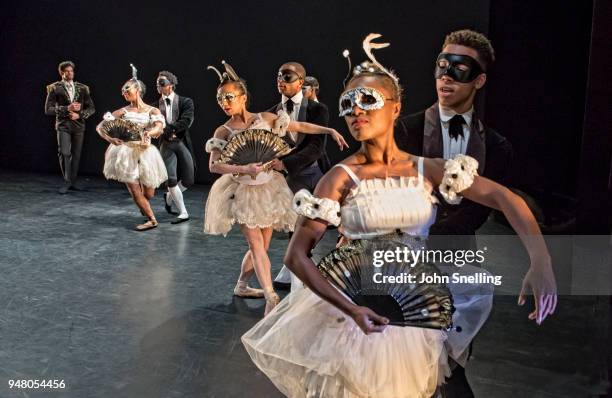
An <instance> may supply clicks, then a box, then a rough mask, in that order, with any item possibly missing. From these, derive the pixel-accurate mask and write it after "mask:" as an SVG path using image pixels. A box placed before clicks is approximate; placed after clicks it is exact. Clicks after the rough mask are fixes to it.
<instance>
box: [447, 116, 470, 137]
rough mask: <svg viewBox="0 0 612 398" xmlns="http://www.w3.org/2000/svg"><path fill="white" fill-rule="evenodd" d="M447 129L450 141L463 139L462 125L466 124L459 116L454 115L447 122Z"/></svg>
mask: <svg viewBox="0 0 612 398" xmlns="http://www.w3.org/2000/svg"><path fill="white" fill-rule="evenodd" d="M448 123H449V128H448V135H449V136H450V138H451V139H454V140H457V139H459V136H461V137H464V135H463V125H464V124H467V123H466V122H465V119H464V118H463V116H461V115H455V116H453V117H452V118H451V120H449V122H448Z"/></svg>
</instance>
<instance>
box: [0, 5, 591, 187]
mask: <svg viewBox="0 0 612 398" xmlns="http://www.w3.org/2000/svg"><path fill="white" fill-rule="evenodd" d="M591 12H592V3H591V2H589V1H584V2H568V4H558V3H555V6H554V7H551V6H550V4H534V2H528V3H526V2H522V1H516V2H511V1H503V0H501V1H494V2H490V1H487V0H474V1H461V2H457V1H451V0H448V1H413V2H396V1H387V2H373V1H371V0H370V1H362V0H357V1H351V2H348V1H321V0H312V1H308V2H302V1H293V0H286V1H273V2H272V1H269V2H242V1H232V2H215V3H198V2H178V1H176V2H169V1H157V0H155V1H147V2H137V1H133V2H123V1H122V2H119V1H108V2H95V3H94V2H83V1H80V2H77V1H73V0H65V1H62V2H55V1H40V2H22V3H20V4H14V5H13V6H12V8H5V9H4V10H3V14H2V16H1V17H0V18H2V19H1V28H2V37H1V40H2V47H1V51H2V53H1V54H2V59H3V62H2V65H1V70H0V79H1V80H2V86H3V93H4V94H3V96H2V100H1V102H0V112H1V118H2V119H1V120H0V122H1V124H0V126H1V127H0V132H1V143H2V145H0V167H2V168H6V169H14V170H27V171H38V172H53V173H59V167H58V162H57V156H56V142H55V133H54V130H53V122H52V118H51V117H47V116H45V115H44V114H43V104H44V98H45V85H46V84H48V83H50V82H53V81H55V80H58V75H57V70H56V67H57V64H58V62H59V61H62V60H65V59H70V60H72V61H74V62H75V63H76V65H77V68H76V80H78V81H81V82H84V83H86V84H88V85H89V86H90V87H91V89H92V93H93V98H94V101H95V104H96V109H97V113H96V114H95V115H94V116H93V117H92V119H91V120H90V122H89V123H88V129H87V137H86V141H85V146H84V149H83V157H82V167H81V170H82V173H83V174H92V175H99V174H101V169H102V164H103V155H104V150H105V147H106V145H105V142H104V141H102V140H101V139H99V138H98V136H97V135H96V133H95V131H94V125H95V123H97V122H98V121H99V120H100V118H101V116H102V114H103V112H105V111H107V110H113V109H116V108H118V107H120V106H123V105H124V103H123V99H122V97H121V95H120V92H119V91H120V87H121V85H122V83H123V82H124V81H125V80H126V79H128V78H129V77H130V68H129V66H128V64H129V63H130V62H133V63H134V64H136V65H137V66H138V68H139V77H140V78H141V79H142V80H144V82H145V83H146V84H147V86H148V92H147V94H146V98H145V99H146V100H147V102H154V101H155V100H156V98H157V97H156V95H157V93H156V92H155V87H154V79H155V77H156V73H157V71H159V70H162V69H168V70H171V71H172V72H174V73H175V74H176V75H177V76H178V77H179V86H178V88H177V91H178V92H179V93H180V94H183V95H187V96H190V97H192V98H193V99H194V101H195V104H196V121H195V123H194V126H193V128H192V139H193V141H194V144H195V146H196V156H197V159H196V161H197V163H198V165H199V169H198V173H197V177H196V179H197V181H198V182H211V181H212V179H213V176H211V175H210V174H209V173H208V170H207V160H206V156H205V154H204V151H203V149H202V144H203V142H204V141H205V140H206V139H207V138H208V137H210V135H211V134H212V132H213V131H214V128H215V127H216V126H217V125H219V124H220V123H222V122H223V121H224V120H225V119H224V115H223V113H222V112H221V111H220V109H218V107H217V105H216V103H215V100H214V95H215V87H216V84H217V79H216V77H215V75H214V74H212V73H211V72H207V71H206V70H205V66H206V65H207V64H210V63H214V64H215V65H218V64H219V63H220V61H221V59H225V60H227V61H228V62H230V63H231V64H232V65H233V66H234V67H235V69H236V70H237V71H238V73H239V74H240V75H241V76H242V77H244V78H245V79H246V80H247V82H248V84H249V89H250V91H251V92H252V94H253V97H252V105H251V110H252V111H259V110H264V109H267V108H268V107H269V106H271V105H273V104H274V103H275V102H277V101H278V94H277V92H276V88H275V74H276V70H277V68H278V66H279V65H280V64H281V63H282V62H284V61H288V60H297V61H300V62H302V63H303V64H304V65H305V66H306V68H307V71H308V72H309V74H312V75H314V76H316V77H318V78H319V81H320V82H321V88H322V93H321V96H320V97H321V99H322V101H323V102H325V103H327V104H328V105H329V107H330V110H331V116H332V117H331V124H332V126H333V127H335V128H337V129H338V130H340V131H343V132H345V133H346V128H345V126H344V124H343V122H342V120H340V119H339V118H338V117H337V116H335V112H336V108H337V106H336V99H337V98H338V94H339V93H340V91H341V82H342V79H343V78H344V76H345V74H346V64H345V61H344V59H343V58H342V57H341V55H340V53H341V51H342V49H344V48H347V47H348V48H349V49H350V50H351V53H352V54H353V59H354V61H359V60H362V59H363V58H364V55H363V51H361V48H360V44H361V40H362V39H363V37H364V36H365V35H366V34H367V33H369V32H380V33H382V34H383V39H384V40H388V41H390V42H391V47H390V48H388V49H385V50H381V51H379V52H378V57H379V60H381V61H382V62H383V63H384V64H385V65H388V66H389V67H392V68H393V69H395V70H396V71H397V73H398V74H399V76H400V79H401V82H402V83H403V85H404V86H405V89H406V100H405V104H404V112H405V113H408V112H413V111H417V110H420V109H423V108H425V107H427V106H429V105H430V104H431V103H433V101H434V100H435V92H434V79H433V77H432V69H433V60H434V59H435V57H436V55H437V53H438V52H439V49H440V46H441V44H442V41H443V39H444V36H445V34H446V33H448V32H449V31H452V30H455V29H459V28H472V29H475V30H478V31H481V32H484V33H489V34H490V37H491V39H492V41H493V45H494V47H495V48H496V50H497V57H498V61H499V62H498V63H497V64H496V66H495V67H494V69H493V70H492V71H491V73H490V76H489V83H488V85H487V92H486V101H484V98H481V101H480V105H481V108H482V109H480V111H481V112H484V114H485V120H487V121H489V122H490V123H491V125H492V126H494V127H495V128H496V129H497V130H498V131H500V132H501V133H502V134H504V135H506V136H507V137H508V138H510V139H511V141H512V143H513V144H514V146H515V149H516V152H517V162H516V170H515V171H516V172H515V173H514V176H515V183H516V184H517V185H519V186H525V187H527V188H533V189H545V190H549V191H555V192H561V193H564V194H569V195H570V196H573V195H574V194H575V189H576V178H577V177H576V172H575V170H576V169H577V165H578V161H579V158H578V157H579V154H580V140H581V134H582V121H583V116H584V96H585V87H586V78H587V67H588V55H589V40H590V24H591ZM483 94H484V93H483ZM483 97H484V95H483ZM485 104H486V110H485V109H484V105H485ZM345 135H348V134H345ZM328 148H329V150H330V152H331V154H332V157H333V158H334V159H335V160H339V159H340V158H341V157H342V155H341V154H339V153H338V151H337V150H336V148H335V145H332V144H331V143H330V144H328ZM352 149H356V144H354V143H353V145H352Z"/></svg>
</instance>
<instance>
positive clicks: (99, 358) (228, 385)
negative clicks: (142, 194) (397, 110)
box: [0, 172, 609, 398]
mask: <svg viewBox="0 0 612 398" xmlns="http://www.w3.org/2000/svg"><path fill="white" fill-rule="evenodd" d="M59 184H60V179H59V178H58V177H56V176H48V175H39V174H23V173H9V172H0V203H1V204H2V208H3V210H2V219H3V220H2V222H1V224H0V254H1V255H0V259H1V260H0V272H1V273H2V276H1V279H0V397H74V398H93V397H111V396H112V397H129V398H140V397H142V398H151V397H266V398H268V397H280V396H282V395H281V394H280V393H279V392H278V391H277V390H276V389H275V387H274V386H273V385H272V384H271V383H270V382H269V381H268V380H267V378H266V377H265V376H264V375H263V374H262V373H260V372H259V371H258V370H257V369H256V368H255V366H254V365H253V364H252V363H251V361H250V359H249V357H248V355H247V353H246V352H245V350H244V348H243V346H242V344H241V342H240V336H241V335H242V334H243V333H244V332H245V331H246V330H248V329H249V328H250V327H251V326H252V325H253V324H255V323H256V322H257V320H258V319H260V318H261V316H262V314H263V307H264V301H263V300H244V299H239V298H236V297H233V296H232V289H233V287H234V284H235V282H236V278H237V276H238V272H239V265H240V261H241V259H242V256H243V254H244V252H245V250H246V248H247V246H246V243H245V241H244V239H243V238H242V235H241V234H240V233H239V231H237V230H236V229H234V230H233V231H232V232H231V233H230V234H229V235H228V237H227V238H223V237H213V236H205V235H204V234H203V233H202V220H203V201H204V200H205V197H206V194H207V192H208V187H205V186H196V187H194V188H193V189H190V190H189V191H187V192H186V194H185V198H186V204H187V208H188V209H189V211H190V213H191V221H189V222H187V223H183V224H180V225H171V224H170V221H171V220H172V219H173V217H172V216H170V215H168V214H167V213H165V211H164V210H163V205H162V201H163V199H162V196H161V193H160V192H158V194H157V196H156V197H155V198H154V199H153V201H152V204H153V206H154V211H155V212H156V214H157V217H158V220H159V222H160V225H159V227H158V228H157V229H154V230H151V231H147V232H136V231H133V230H132V228H133V227H134V225H136V224H138V223H140V222H142V220H143V217H142V216H140V213H139V211H138V209H137V208H136V206H135V205H134V204H133V202H132V199H131V198H130V196H129V194H128V192H127V191H126V190H125V188H123V186H122V185H120V184H118V183H114V182H107V181H104V180H103V179H99V178H90V179H82V180H81V184H82V186H83V187H84V188H85V189H86V190H85V191H83V192H70V193H69V194H68V195H59V194H58V193H57V188H58V187H59ZM486 228H490V229H492V230H495V229H499V228H503V227H501V226H498V225H493V224H488V225H487V226H486ZM334 239H335V231H331V233H328V234H327V235H326V238H325V239H324V241H323V242H322V244H321V245H320V247H318V248H317V254H316V255H315V257H317V256H319V255H320V254H321V253H326V252H327V251H329V250H330V248H331V247H332V246H333V243H334ZM287 243H288V240H287V239H286V238H285V237H284V236H283V235H281V234H279V235H275V237H274V239H273V241H272V244H271V249H270V256H271V260H272V264H273V272H274V274H276V272H277V271H278V270H279V269H280V266H281V260H282V256H283V253H284V250H285V248H286V245H287ZM508 266H511V264H510V265H508ZM515 282H518V283H520V276H519V275H517V281H515ZM517 293H518V292H517ZM608 300H609V299H608V298H607V297H601V298H597V297H561V299H560V302H559V305H558V309H557V312H556V314H555V315H554V316H552V317H551V318H550V319H548V320H547V321H546V322H545V323H544V324H543V325H542V326H541V327H537V326H536V325H535V324H534V323H533V322H528V321H527V319H526V318H527V313H528V311H527V309H526V308H520V307H517V306H516V304H515V303H516V297H511V296H496V297H495V304H494V308H493V312H492V314H491V317H490V319H489V320H488V322H487V323H486V325H485V326H484V328H483V330H482V331H481V333H480V334H479V335H478V337H477V339H476V341H475V344H474V352H473V359H472V360H471V361H470V363H469V364H468V367H467V376H468V379H469V380H470V384H471V385H472V388H473V389H474V392H475V394H476V397H512V398H515V397H517V396H519V397H550V398H553V397H554V398H559V397H571V398H576V397H590V396H596V395H597V394H598V393H600V392H601V388H602V386H601V385H600V380H601V377H602V376H601V375H602V374H604V373H607V369H605V368H603V366H604V362H603V361H604V360H605V354H606V350H605V348H607V347H606V346H605V344H607V342H606V341H604V340H603V339H602V338H601V336H602V328H603V329H605V328H607V327H608V326H607V325H608V321H609V320H608V318H607V316H604V317H602V316H601V313H602V311H603V313H604V314H608V313H609V312H605V311H607V309H608V307H607V306H608ZM598 314H599V315H598ZM602 345H603V347H602ZM602 358H603V359H602ZM10 379H13V380H16V379H19V380H24V379H26V380H27V379H38V380H43V379H44V380H49V379H51V380H53V379H57V380H64V382H65V384H66V388H65V389H64V390H50V389H46V390H43V389H38V390H35V389H26V390H23V389H21V390H20V389H16V388H13V389H9V388H8V380H10Z"/></svg>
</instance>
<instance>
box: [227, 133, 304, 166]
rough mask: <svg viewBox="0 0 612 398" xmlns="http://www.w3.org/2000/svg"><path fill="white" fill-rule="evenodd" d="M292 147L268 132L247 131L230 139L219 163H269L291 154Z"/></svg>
mask: <svg viewBox="0 0 612 398" xmlns="http://www.w3.org/2000/svg"><path fill="white" fill-rule="evenodd" d="M291 149H292V148H291V147H290V146H289V144H287V143H286V142H285V141H284V140H283V139H282V138H280V137H279V136H278V135H276V134H274V133H272V132H271V131H268V130H263V129H252V130H245V131H243V132H241V133H238V134H236V135H234V136H233V137H232V138H230V140H229V142H228V143H227V145H226V146H225V148H223V151H221V156H220V158H219V162H221V163H227V164H235V165H245V164H249V163H259V162H261V163H267V162H270V161H271V160H273V159H276V158H278V157H280V156H284V155H286V154H288V153H289V152H291Z"/></svg>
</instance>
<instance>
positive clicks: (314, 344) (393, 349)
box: [242, 266, 492, 398]
mask: <svg viewBox="0 0 612 398" xmlns="http://www.w3.org/2000/svg"><path fill="white" fill-rule="evenodd" d="M466 267H467V266H466ZM464 268H465V267H464ZM472 268H475V267H472ZM445 271H446V270H445ZM468 272H469V271H468ZM480 272H482V269H480ZM462 273H463V272H462ZM457 286H460V287H459V290H461V291H456V292H455V293H457V296H455V295H454V296H453V298H454V300H455V307H456V311H455V313H454V314H453V321H454V322H455V324H456V325H459V323H460V326H461V327H462V329H463V330H462V331H461V333H458V332H456V331H449V332H446V331H441V330H434V329H424V328H416V327H398V326H388V327H387V328H386V329H385V330H384V332H383V333H377V334H371V335H365V334H364V333H363V332H362V331H361V329H359V327H358V326H357V325H356V324H355V322H354V321H353V320H352V319H351V318H350V317H348V316H346V315H345V314H344V313H342V312H341V311H339V310H338V309H337V308H335V307H334V306H332V305H331V304H329V303H328V302H326V301H324V300H322V299H321V298H319V297H318V296H316V295H315V294H314V293H312V291H310V290H309V289H308V288H302V289H296V290H294V291H292V292H291V293H290V294H289V295H288V296H287V297H286V298H285V299H283V301H281V303H280V304H279V305H278V306H277V307H276V308H275V309H274V310H273V311H272V312H271V313H270V314H269V315H268V316H266V317H265V318H263V319H262V320H261V321H259V322H258V323H257V324H256V325H255V326H254V327H253V328H252V329H251V330H249V331H248V332H247V333H245V334H244V335H243V336H242V342H243V344H244V346H245V348H246V350H247V352H248V353H249V355H250V356H251V359H252V360H253V362H254V363H255V365H257V367H258V368H259V369H260V370H261V371H262V372H263V373H265V374H266V376H268V378H270V380H271V381H272V382H273V383H274V385H275V386H276V387H277V388H278V389H279V390H280V391H281V392H282V393H283V394H285V395H286V396H288V397H329V398H357V397H359V398H362V397H368V398H370V397H372V398H374V397H375V398H414V397H419V398H420V397H423V398H425V397H427V398H429V397H431V396H432V395H433V394H434V393H435V392H436V388H437V386H438V385H440V384H442V383H443V381H444V378H445V377H448V376H450V370H449V365H448V356H451V357H453V358H458V359H460V363H463V364H465V357H466V356H467V355H466V354H467V348H468V346H469V343H470V341H471V340H472V339H473V337H474V336H475V334H476V333H477V331H478V329H480V327H481V326H482V324H483V323H484V321H485V320H486V318H487V317H488V314H489V312H490V309H491V303H492V295H490V294H484V295H478V296H474V295H472V293H473V292H474V291H481V290H482V286H473V287H472V288H469V287H466V286H464V285H457ZM449 288H450V289H451V292H453V290H454V287H453V286H449ZM455 293H453V294H455ZM468 322H469V324H468Z"/></svg>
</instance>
